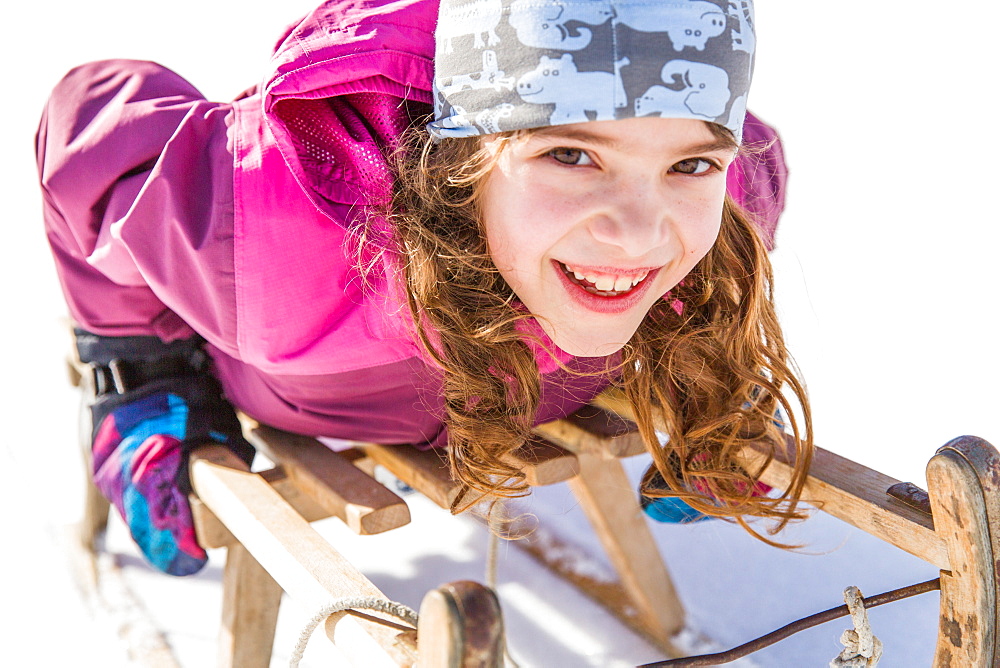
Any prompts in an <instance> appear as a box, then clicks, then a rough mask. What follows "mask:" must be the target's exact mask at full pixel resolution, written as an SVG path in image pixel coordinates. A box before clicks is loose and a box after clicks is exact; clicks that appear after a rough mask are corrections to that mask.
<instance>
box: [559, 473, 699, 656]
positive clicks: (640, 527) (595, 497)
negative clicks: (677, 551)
mask: <svg viewBox="0 0 1000 668" xmlns="http://www.w3.org/2000/svg"><path fill="white" fill-rule="evenodd" d="M578 460H579V464H580V471H579V475H577V476H576V477H575V478H573V479H571V480H570V481H569V486H570V489H572V490H573V494H574V496H575V497H576V499H577V500H578V501H579V502H580V505H581V506H582V508H583V510H584V512H585V513H586V515H587V517H588V519H589V520H590V523H591V525H593V527H594V529H595V531H596V532H597V536H598V538H600V540H601V543H602V544H603V545H604V549H605V551H606V552H607V554H608V557H609V558H610V559H611V563H612V564H613V565H614V567H615V570H616V571H617V572H618V576H619V578H620V579H621V584H622V587H623V589H624V590H625V593H626V594H627V595H628V597H629V599H630V600H631V601H632V604H633V605H634V606H635V608H636V611H637V616H638V618H639V620H640V623H641V624H642V626H643V629H642V630H643V631H644V632H645V633H646V634H647V635H649V636H650V637H651V638H652V639H654V640H655V641H656V642H657V644H659V645H661V646H662V647H663V648H664V649H665V650H667V651H670V652H673V651H674V649H673V647H672V645H671V641H670V639H671V638H672V637H673V636H674V635H675V634H676V633H678V632H679V631H680V630H681V629H682V628H683V627H684V608H683V606H682V605H681V602H680V598H678V596H677V592H676V591H675V589H674V586H673V581H672V580H671V579H670V574H669V573H668V572H667V567H666V565H664V563H663V558H662V557H661V556H660V551H659V548H657V546H656V542H655V540H654V539H653V536H652V534H651V533H650V531H649V527H648V526H647V525H646V520H645V518H644V516H643V514H642V512H641V510H640V508H639V504H638V501H637V499H636V493H635V489H634V487H633V485H632V482H631V481H630V480H629V479H628V476H626V474H625V470H624V468H623V467H622V465H621V462H619V461H617V460H608V459H605V458H604V457H602V456H600V455H592V454H581V455H579V456H578Z"/></svg>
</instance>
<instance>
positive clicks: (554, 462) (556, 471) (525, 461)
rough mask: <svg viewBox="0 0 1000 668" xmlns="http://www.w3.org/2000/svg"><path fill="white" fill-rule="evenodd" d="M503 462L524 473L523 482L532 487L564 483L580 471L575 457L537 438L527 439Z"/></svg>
mask: <svg viewBox="0 0 1000 668" xmlns="http://www.w3.org/2000/svg"><path fill="white" fill-rule="evenodd" d="M505 461H506V463H508V464H510V465H512V466H516V467H517V468H519V469H520V470H521V471H522V472H523V473H524V479H525V482H527V483H528V484H529V485H530V486H532V487H543V486H545V485H553V484H555V483H557V482H565V481H567V480H569V479H570V478H572V477H573V476H575V475H576V474H577V473H578V472H579V470H580V465H579V463H578V462H577V459H576V455H574V454H573V453H572V452H569V451H567V450H564V449H562V448H560V447H559V446H558V445H556V444H554V443H550V442H548V441H545V440H542V439H539V438H531V439H528V441H527V442H526V443H525V444H524V445H522V446H521V447H520V448H518V449H517V450H515V451H514V452H512V453H510V454H509V455H507V457H506V458H505Z"/></svg>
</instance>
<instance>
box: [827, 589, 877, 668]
mask: <svg viewBox="0 0 1000 668" xmlns="http://www.w3.org/2000/svg"><path fill="white" fill-rule="evenodd" d="M844 601H846V602H847V609H848V610H850V611H851V621H852V622H854V628H853V629H847V630H846V631H844V633H843V635H841V636H840V642H841V643H842V644H843V645H844V649H843V651H841V652H840V654H838V655H837V657H836V658H835V659H834V660H833V661H831V662H830V668H874V667H875V666H877V665H878V662H879V659H881V658H882V641H881V640H879V639H878V638H876V637H875V634H874V633H872V627H871V625H870V624H869V623H868V611H867V610H865V600H864V598H862V596H861V590H859V589H858V588H857V587H848V588H847V589H845V590H844Z"/></svg>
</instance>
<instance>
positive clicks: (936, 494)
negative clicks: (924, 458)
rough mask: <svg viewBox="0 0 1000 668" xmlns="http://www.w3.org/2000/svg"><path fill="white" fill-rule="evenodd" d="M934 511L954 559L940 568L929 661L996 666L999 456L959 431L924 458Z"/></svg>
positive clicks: (999, 650) (958, 667) (960, 667)
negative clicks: (937, 616) (933, 644)
mask: <svg viewBox="0 0 1000 668" xmlns="http://www.w3.org/2000/svg"><path fill="white" fill-rule="evenodd" d="M927 483H928V487H929V492H930V500H931V507H932V510H933V512H934V518H935V520H936V522H937V525H938V531H939V532H940V533H941V535H942V537H943V538H944V541H945V542H946V543H947V546H948V556H949V561H950V563H951V568H950V569H949V570H945V571H942V573H941V615H940V621H939V628H938V639H937V647H936V648H935V655H934V665H935V666H943V667H946V668H964V667H965V666H997V665H1000V647H998V642H1000V629H998V625H1000V615H998V610H1000V590H998V587H1000V581H998V575H1000V574H998V573H997V559H998V557H1000V456H998V455H997V451H996V450H995V449H994V448H993V447H992V446H991V445H990V444H988V443H986V442H985V441H983V440H982V439H979V438H975V437H972V436H963V437H960V438H957V439H955V440H954V441H952V442H950V443H948V444H946V445H945V446H943V447H941V448H940V449H938V451H937V454H935V456H934V457H933V458H931V460H930V462H929V463H928V464H927Z"/></svg>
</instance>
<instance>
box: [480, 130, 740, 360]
mask: <svg viewBox="0 0 1000 668" xmlns="http://www.w3.org/2000/svg"><path fill="white" fill-rule="evenodd" d="M485 144H486V146H487V147H488V148H492V150H495V151H499V152H500V153H499V156H498V158H497V162H496V165H495V167H494V168H493V170H492V171H491V172H490V174H489V176H488V177H487V179H486V183H485V190H484V193H483V199H482V216H483V225H484V227H485V230H486V238H487V241H488V243H489V249H490V254H491V256H492V258H493V262H494V263H495V264H496V266H497V268H498V269H499V271H500V273H501V275H502V276H503V277H504V279H505V280H506V281H507V283H508V285H510V287H511V288H512V289H513V290H514V292H515V293H516V294H517V296H518V298H519V299H520V300H521V302H522V303H523V304H524V305H525V306H526V307H527V308H528V310H530V311H531V312H532V313H533V314H534V315H535V316H536V317H537V318H538V321H539V323H540V324H541V326H542V328H543V329H544V330H545V332H546V334H548V335H549V336H550V337H551V338H552V340H553V341H554V342H555V344H556V345H557V346H559V347H560V348H561V349H562V350H564V351H566V352H567V353H570V354H572V355H576V356H582V357H596V356H603V355H609V354H611V353H613V352H615V351H617V350H619V349H620V348H621V347H622V346H623V345H625V343H626V342H627V341H628V340H629V339H630V338H631V337H632V335H633V334H634V333H635V331H636V329H637V328H638V327H639V324H640V323H641V322H642V319H643V318H644V317H645V315H646V313H648V312H649V309H650V308H651V307H652V306H653V304H654V303H655V302H656V301H657V300H658V299H660V297H662V296H663V294H664V293H666V292H667V291H668V290H670V289H671V288H673V287H674V286H675V285H677V283H678V282H679V281H680V280H681V279H683V278H684V276H686V275H687V273H688V272H689V271H691V269H692V268H693V267H694V266H695V264H697V262H698V261H699V260H701V259H702V258H703V257H704V256H705V254H706V253H708V251H709V249H711V247H712V244H713V243H715V239H716V237H717V236H718V232H719V226H720V224H721V220H722V203H723V199H724V197H725V192H726V169H727V168H728V166H729V163H730V162H731V161H732V160H733V158H734V156H735V151H734V147H733V144H732V142H731V141H726V140H724V139H719V138H717V137H716V136H715V135H714V134H713V133H712V131H711V130H709V127H708V125H706V124H705V123H704V122H702V121H695V120H686V119H667V118H650V117H645V118H630V119H623V120H618V121H597V122H589V123H576V124H572V125H559V126H553V127H547V128H543V129H540V130H536V131H534V132H531V133H530V134H528V135H526V136H524V137H520V138H515V139H513V140H511V141H510V142H509V143H508V144H507V145H506V146H503V145H502V144H499V143H498V142H497V140H496V138H487V139H486V140H485Z"/></svg>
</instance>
